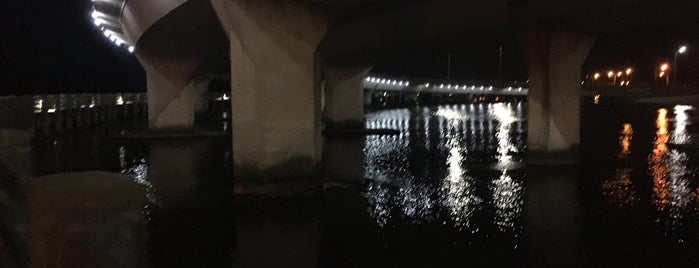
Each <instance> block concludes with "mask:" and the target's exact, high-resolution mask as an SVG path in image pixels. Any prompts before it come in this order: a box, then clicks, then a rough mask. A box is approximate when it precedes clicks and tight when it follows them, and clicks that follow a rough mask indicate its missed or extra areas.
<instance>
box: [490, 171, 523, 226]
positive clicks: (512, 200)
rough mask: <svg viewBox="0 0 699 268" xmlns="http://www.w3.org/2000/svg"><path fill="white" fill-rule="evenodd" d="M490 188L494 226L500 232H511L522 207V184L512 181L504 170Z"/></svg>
mask: <svg viewBox="0 0 699 268" xmlns="http://www.w3.org/2000/svg"><path fill="white" fill-rule="evenodd" d="M492 187H493V204H494V205H495V218H494V222H495V225H497V226H498V229H500V231H503V232H507V231H513V230H514V228H515V226H516V223H517V221H518V220H519V218H520V216H521V215H522V210H523V207H524V197H523V196H524V187H522V182H520V181H516V180H514V179H512V177H511V176H510V175H508V174H507V170H506V169H505V170H503V171H502V174H501V175H500V178H498V179H496V180H494V181H493V183H492Z"/></svg>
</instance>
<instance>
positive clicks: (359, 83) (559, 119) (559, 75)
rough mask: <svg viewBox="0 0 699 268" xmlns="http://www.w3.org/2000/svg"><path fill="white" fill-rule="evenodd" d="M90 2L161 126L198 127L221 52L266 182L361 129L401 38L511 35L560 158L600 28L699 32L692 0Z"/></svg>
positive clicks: (313, 166) (310, 169)
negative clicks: (378, 76) (330, 129)
mask: <svg viewBox="0 0 699 268" xmlns="http://www.w3.org/2000/svg"><path fill="white" fill-rule="evenodd" d="M93 2H94V3H95V8H96V10H97V11H98V12H99V13H96V14H95V15H96V16H95V17H96V19H95V24H96V25H98V27H101V28H100V29H102V30H103V31H104V32H105V35H106V36H109V38H110V39H111V40H112V41H113V42H115V44H117V45H120V46H123V47H125V48H126V49H129V50H130V51H134V52H135V54H136V56H137V57H138V59H139V60H140V62H141V63H142V65H143V67H144V69H145V70H146V74H147V80H148V82H147V83H148V103H149V107H148V109H149V111H148V112H149V122H150V126H151V127H152V128H171V127H188V126H191V125H192V124H193V122H194V114H195V112H196V110H197V107H200V106H199V105H198V104H197V103H199V102H201V101H202V97H201V96H202V94H203V92H204V91H205V89H206V86H207V84H208V83H209V81H211V80H212V79H213V78H212V77H215V75H216V74H218V73H219V72H220V71H221V69H218V68H217V67H216V66H217V62H218V60H219V59H222V58H223V59H225V60H226V61H228V62H229V63H230V71H228V70H227V69H226V70H225V72H229V73H230V81H231V82H230V83H231V88H232V91H231V102H232V110H233V111H232V114H233V118H232V128H233V152H234V159H235V160H234V161H235V172H236V176H237V177H238V178H241V179H244V178H258V179H261V180H267V179H271V180H275V179H277V180H279V179H283V178H287V177H296V178H313V177H314V176H316V174H317V166H318V165H317V164H318V162H319V161H320V160H321V150H320V148H321V146H322V138H321V134H320V133H321V128H322V126H323V122H327V123H338V122H339V123H343V122H349V123H348V124H341V125H359V126H361V125H363V124H361V120H362V118H363V105H362V103H363V94H362V87H363V85H364V80H365V78H366V75H367V73H368V72H369V71H370V69H371V66H372V64H373V63H374V62H375V60H376V59H378V58H380V56H381V54H382V52H383V51H385V50H386V49H389V48H391V47H394V46H397V45H399V44H403V43H405V42H411V41H420V40H435V39H441V38H447V37H449V36H454V35H460V36H469V35H473V34H479V33H484V32H493V31H497V32H509V33H514V34H515V35H516V36H518V38H519V43H520V47H521V49H522V51H523V52H524V53H523V54H524V55H525V59H524V60H525V63H526V65H527V68H528V71H529V79H530V83H529V89H528V90H529V92H528V95H529V98H528V101H529V107H528V109H529V114H528V116H529V121H528V122H529V130H528V131H529V134H528V136H529V141H528V146H529V150H530V151H541V152H557V151H566V150H570V149H571V148H574V147H576V146H577V145H578V143H579V139H580V137H579V115H580V92H581V91H580V78H581V71H580V68H581V64H582V63H583V61H584V60H585V58H586V57H587V54H588V52H589V50H590V49H591V47H592V45H593V44H594V41H595V38H596V36H597V35H598V34H609V33H616V32H621V31H634V30H663V29H677V28H685V29H699V19H698V17H699V12H697V11H699V10H698V9H697V5H696V1H694V0H670V1H635V0H592V1H585V2H580V1H575V0H560V1H546V0H529V1H522V0H508V1H476V2H474V1H463V0H461V1H459V0H444V1H379V0H347V1H335V0H308V1H267V0H259V1H254V0H167V1H165V0H129V1H122V0H96V1H93ZM411 86H412V84H411ZM322 100H325V101H324V102H323V101H322ZM323 103H324V104H323ZM353 123H354V124H353Z"/></svg>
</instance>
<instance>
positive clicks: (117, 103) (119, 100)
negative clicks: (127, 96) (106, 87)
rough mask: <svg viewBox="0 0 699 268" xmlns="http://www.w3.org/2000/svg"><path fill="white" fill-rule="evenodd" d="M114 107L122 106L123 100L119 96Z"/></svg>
mask: <svg viewBox="0 0 699 268" xmlns="http://www.w3.org/2000/svg"><path fill="white" fill-rule="evenodd" d="M116 105H124V98H122V97H121V96H119V97H117V99H116Z"/></svg>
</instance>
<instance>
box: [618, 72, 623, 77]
mask: <svg viewBox="0 0 699 268" xmlns="http://www.w3.org/2000/svg"><path fill="white" fill-rule="evenodd" d="M622 75H624V73H623V72H618V73H616V76H617V77H621V76H622Z"/></svg>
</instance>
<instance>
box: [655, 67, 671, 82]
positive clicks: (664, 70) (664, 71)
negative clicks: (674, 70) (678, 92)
mask: <svg viewBox="0 0 699 268" xmlns="http://www.w3.org/2000/svg"><path fill="white" fill-rule="evenodd" d="M659 69H660V73H658V77H660V78H663V77H665V86H668V85H669V84H670V75H669V74H668V71H669V70H670V64H668V63H663V64H661V65H660V68H659Z"/></svg>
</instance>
